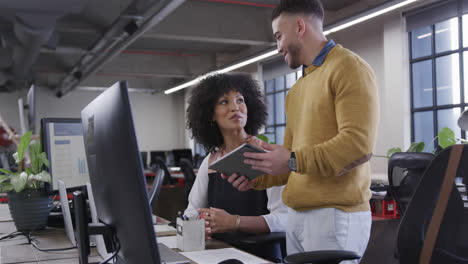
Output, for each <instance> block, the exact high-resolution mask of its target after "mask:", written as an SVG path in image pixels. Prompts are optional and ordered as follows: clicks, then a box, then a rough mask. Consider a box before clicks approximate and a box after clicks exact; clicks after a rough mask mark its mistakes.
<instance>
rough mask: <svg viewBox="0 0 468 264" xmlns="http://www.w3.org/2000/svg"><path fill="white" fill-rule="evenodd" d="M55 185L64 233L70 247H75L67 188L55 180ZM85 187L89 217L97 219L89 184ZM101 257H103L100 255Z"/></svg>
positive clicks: (92, 238)
mask: <svg viewBox="0 0 468 264" xmlns="http://www.w3.org/2000/svg"><path fill="white" fill-rule="evenodd" d="M57 184H58V191H59V196H60V204H61V209H62V216H63V223H64V227H65V233H66V234H67V237H68V239H69V240H70V242H71V243H72V245H73V246H74V247H76V238H75V231H74V226H73V221H72V214H71V211H70V206H69V203H68V197H67V186H66V185H65V182H63V181H61V180H57ZM86 187H87V193H88V199H89V207H90V210H91V216H93V215H94V216H95V218H96V219H97V214H96V205H95V204H94V197H93V196H92V190H91V184H89V183H87V184H86ZM85 207H86V206H85ZM93 210H94V212H93ZM93 213H94V214H93ZM93 223H94V218H93ZM96 223H97V220H96ZM96 238H97V237H95V236H92V237H91V239H90V246H96V240H97V239H96ZM101 241H103V240H102V237H101ZM102 243H104V242H102ZM101 248H102V246H101ZM98 251H99V248H98ZM101 255H102V254H101ZM102 257H104V256H103V255H102Z"/></svg>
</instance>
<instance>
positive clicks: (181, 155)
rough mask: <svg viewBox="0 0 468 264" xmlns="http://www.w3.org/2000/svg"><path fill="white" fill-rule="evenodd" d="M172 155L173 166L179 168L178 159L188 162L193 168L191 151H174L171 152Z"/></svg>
mask: <svg viewBox="0 0 468 264" xmlns="http://www.w3.org/2000/svg"><path fill="white" fill-rule="evenodd" d="M172 153H173V155H174V166H176V167H180V159H187V160H189V161H190V163H191V165H192V166H193V164H192V163H193V157H192V150H191V149H174V150H172Z"/></svg>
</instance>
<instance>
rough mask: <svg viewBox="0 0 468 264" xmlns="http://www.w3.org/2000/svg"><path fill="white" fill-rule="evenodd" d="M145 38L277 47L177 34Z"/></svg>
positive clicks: (264, 43) (236, 40) (229, 39)
mask: <svg viewBox="0 0 468 264" xmlns="http://www.w3.org/2000/svg"><path fill="white" fill-rule="evenodd" d="M145 38H153V39H165V40H178V41H196V42H206V43H219V44H237V45H247V46H274V45H276V43H275V42H270V41H261V40H251V39H233V38H221V37H202V36H186V35H176V34H145V35H143V37H142V39H145Z"/></svg>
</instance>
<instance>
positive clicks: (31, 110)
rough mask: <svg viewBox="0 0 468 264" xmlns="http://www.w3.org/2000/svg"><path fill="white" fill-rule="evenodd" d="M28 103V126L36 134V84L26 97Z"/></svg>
mask: <svg viewBox="0 0 468 264" xmlns="http://www.w3.org/2000/svg"><path fill="white" fill-rule="evenodd" d="M26 101H27V103H28V105H27V109H28V126H29V130H31V131H32V132H33V134H35V133H36V86H35V85H34V84H32V85H31V87H30V88H29V91H28V95H27V97H26Z"/></svg>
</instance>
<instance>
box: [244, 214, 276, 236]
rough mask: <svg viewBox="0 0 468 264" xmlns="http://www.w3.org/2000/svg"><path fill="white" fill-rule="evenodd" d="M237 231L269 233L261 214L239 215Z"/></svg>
mask: <svg viewBox="0 0 468 264" xmlns="http://www.w3.org/2000/svg"><path fill="white" fill-rule="evenodd" d="M239 231H241V232H247V233H269V232H270V228H269V227H268V224H267V222H266V221H265V219H264V218H263V217H261V216H240V223H239Z"/></svg>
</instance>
